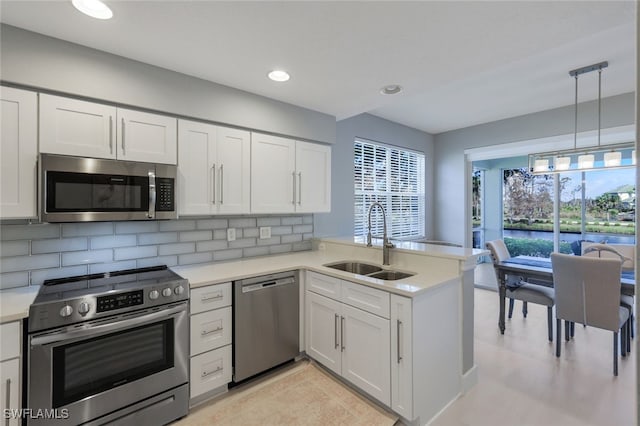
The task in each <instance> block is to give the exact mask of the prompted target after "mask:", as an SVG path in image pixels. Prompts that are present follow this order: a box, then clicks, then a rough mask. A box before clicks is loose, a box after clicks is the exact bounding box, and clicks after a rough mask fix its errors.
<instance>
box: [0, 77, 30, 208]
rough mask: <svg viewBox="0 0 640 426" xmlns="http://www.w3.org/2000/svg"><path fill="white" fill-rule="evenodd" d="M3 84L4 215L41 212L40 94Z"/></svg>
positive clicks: (0, 200) (0, 157)
mask: <svg viewBox="0 0 640 426" xmlns="http://www.w3.org/2000/svg"><path fill="white" fill-rule="evenodd" d="M37 96H38V95H37V94H36V93H34V92H28V91H26V90H18V89H14V88H11V87H1V88H0V98H1V100H2V104H1V106H0V113H1V116H0V123H2V126H1V127H2V128H1V129H0V218H1V219H10V218H28V217H35V216H37V214H38V213H37V211H36V205H37V204H36V193H37V191H36V188H37V185H36V173H37V172H36V165H37V159H38V138H37V134H38V110H37V105H38V100H37V99H38V98H37Z"/></svg>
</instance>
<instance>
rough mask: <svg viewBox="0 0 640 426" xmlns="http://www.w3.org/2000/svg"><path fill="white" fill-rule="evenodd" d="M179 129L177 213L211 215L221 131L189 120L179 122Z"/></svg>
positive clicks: (214, 197)
mask: <svg viewBox="0 0 640 426" xmlns="http://www.w3.org/2000/svg"><path fill="white" fill-rule="evenodd" d="M178 128H179V132H180V133H179V136H180V138H179V139H180V140H179V143H178V160H179V164H178V214H179V215H208V214H212V213H214V212H215V202H216V194H214V192H213V191H214V181H213V180H214V178H215V168H216V167H218V165H217V164H216V157H215V149H216V138H217V131H218V128H217V127H216V126H212V125H210V124H204V123H197V122H195V121H186V120H180V121H179V122H178Z"/></svg>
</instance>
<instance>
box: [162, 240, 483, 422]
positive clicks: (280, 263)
mask: <svg viewBox="0 0 640 426" xmlns="http://www.w3.org/2000/svg"><path fill="white" fill-rule="evenodd" d="M379 244H380V242H379V241H378V242H377V245H376V241H374V246H373V247H366V245H365V244H364V243H363V242H362V241H360V240H359V239H356V240H355V241H354V239H352V238H341V239H318V240H314V242H313V250H312V251H306V252H300V253H295V254H286V255H278V256H269V257H261V258H255V259H248V260H239V261H233V262H224V263H213V264H202V265H193V266H184V267H182V266H181V267H174V268H173V269H174V271H175V272H177V273H178V274H180V275H182V276H183V277H185V278H187V279H188V280H189V282H190V286H191V289H192V290H196V289H199V288H210V289H215V288H218V287H217V286H222V285H224V284H230V283H231V282H232V281H235V280H240V279H245V278H250V277H254V276H258V275H265V274H275V273H280V272H285V271H292V270H299V271H300V289H301V291H300V306H301V309H300V339H299V342H300V351H301V352H303V351H304V352H306V354H307V355H308V356H310V357H311V358H314V359H315V360H316V361H318V362H319V363H320V364H322V365H324V366H325V367H326V368H328V369H329V370H331V371H333V373H334V374H335V375H336V376H338V377H342V378H343V379H344V380H345V381H347V382H349V383H351V384H353V385H355V386H356V387H357V388H359V389H360V390H362V391H364V392H365V393H366V394H368V395H369V396H371V397H373V398H375V399H377V400H378V401H379V402H380V403H382V404H383V405H385V406H387V407H389V408H391V409H392V410H393V411H395V412H397V413H398V414H400V415H401V416H402V417H403V418H404V419H405V420H407V421H409V422H415V423H416V424H425V423H428V422H429V420H430V419H432V418H434V417H435V416H437V415H438V413H440V412H441V411H442V410H443V409H444V408H445V407H446V406H447V405H448V404H449V403H451V402H452V401H453V400H455V399H456V398H457V397H458V396H459V395H460V394H462V393H464V392H465V391H466V390H467V389H469V388H471V387H472V386H473V385H474V384H475V382H476V380H477V378H476V368H475V364H474V361H473V269H474V268H475V265H476V262H477V258H478V256H480V255H483V254H485V253H486V252H485V251H483V250H478V249H466V248H457V247H447V246H436V245H429V244H423V243H415V242H400V243H397V247H396V248H394V249H392V250H391V262H390V263H391V265H389V266H388V267H385V269H391V270H393V271H402V272H407V273H411V274H412V275H411V276H410V277H407V278H403V279H399V280H395V281H389V280H381V279H377V278H373V277H370V276H364V275H359V274H355V273H350V272H345V271H340V270H336V269H333V268H331V267H328V266H326V265H331V264H334V263H336V262H339V261H349V262H356V261H358V262H366V263H368V264H377V265H380V264H381V263H382V262H381V260H382V248H381V247H380V246H379ZM367 289H371V291H367ZM355 293H360V294H357V295H355V296H354V294H355ZM211 294H212V293H211ZM222 294H223V293H222V292H221V293H220V297H221V298H222V297H224V296H222ZM193 297H194V296H193V294H192V299H193ZM207 297H208V296H207ZM192 303H194V301H193V300H192ZM303 307H304V308H303ZM329 307H335V308H332V309H334V310H332V311H329V310H328V308H329ZM349 310H350V311H349ZM347 311H349V312H354V313H356V311H357V315H354V316H355V317H357V320H358V324H360V325H362V324H368V325H371V323H368V322H367V320H366V318H371V319H373V320H375V321H378V322H377V323H376V324H382V325H380V326H378V327H377V328H374V327H369V326H361V327H356V326H354V327H353V328H350V327H349V323H348V315H347V314H346V313H345V312H347ZM324 313H326V315H324V316H323V314H324ZM327 315H328V316H327ZM334 315H335V318H338V317H340V318H341V320H344V319H345V318H347V324H346V325H342V324H341V325H340V327H338V326H337V325H336V327H335V330H334ZM358 315H361V316H360V317H358ZM325 317H326V318H325ZM323 320H326V322H330V324H323V323H322V321H323ZM336 324H337V323H336ZM325 325H326V327H325ZM343 327H346V329H344V330H345V331H344V333H343V331H342V330H343ZM338 329H340V330H341V331H340V335H341V337H340V340H342V334H346V335H350V333H349V331H350V330H351V336H353V334H355V333H353V331H355V330H357V331H358V333H360V332H362V333H363V334H364V333H367V331H372V330H375V333H373V334H371V335H370V336H368V338H362V336H360V337H361V338H359V339H357V343H358V344H354V345H351V348H353V347H354V346H357V349H356V353H353V352H351V353H350V352H349V351H348V349H347V351H345V350H344V347H341V346H342V342H341V344H340V345H338V344H336V345H335V347H334V345H333V343H334V340H335V342H337V341H338V337H337V335H336V336H334V334H333V333H334V331H335V333H338ZM377 337H379V338H380V341H381V342H382V343H379V344H377V346H376V343H375V339H376V338H377ZM324 340H330V342H324ZM323 343H327V344H323ZM348 346H349V345H348V344H347V347H348ZM352 351H353V349H352ZM367 375H370V376H369V377H367ZM389 378H390V382H389ZM216 384H220V383H219V382H217V383H216ZM192 386H193V383H192ZM217 391H218V392H219V391H220V390H219V389H218V390H217Z"/></svg>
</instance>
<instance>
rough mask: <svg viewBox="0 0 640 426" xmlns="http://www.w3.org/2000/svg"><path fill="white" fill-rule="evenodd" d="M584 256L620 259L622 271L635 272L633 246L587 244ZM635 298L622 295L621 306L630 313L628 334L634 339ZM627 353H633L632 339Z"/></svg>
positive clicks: (628, 343)
mask: <svg viewBox="0 0 640 426" xmlns="http://www.w3.org/2000/svg"><path fill="white" fill-rule="evenodd" d="M582 255H583V256H589V257H599V258H609V259H620V261H621V262H622V270H633V269H634V268H635V246H634V245H631V244H600V243H592V244H586V245H585V246H584V247H583V249H582ZM634 302H635V300H634V296H631V295H628V294H621V295H620V306H623V307H624V308H626V309H627V310H628V311H629V321H628V322H627V328H628V329H627V333H629V337H630V338H633V337H634V330H633V323H634V317H635V316H634V314H633V311H634V309H633V305H634ZM627 352H631V339H627Z"/></svg>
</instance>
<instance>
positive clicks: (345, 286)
mask: <svg viewBox="0 0 640 426" xmlns="http://www.w3.org/2000/svg"><path fill="white" fill-rule="evenodd" d="M341 300H342V303H346V304H347V305H351V306H354V307H356V308H360V309H362V310H364V311H367V312H371V313H372V314H375V315H378V316H381V317H383V318H389V307H390V304H391V302H390V296H389V293H387V292H386V291H382V290H378V289H375V288H371V287H367V286H364V285H360V284H355V283H352V282H349V281H342V299H341Z"/></svg>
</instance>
